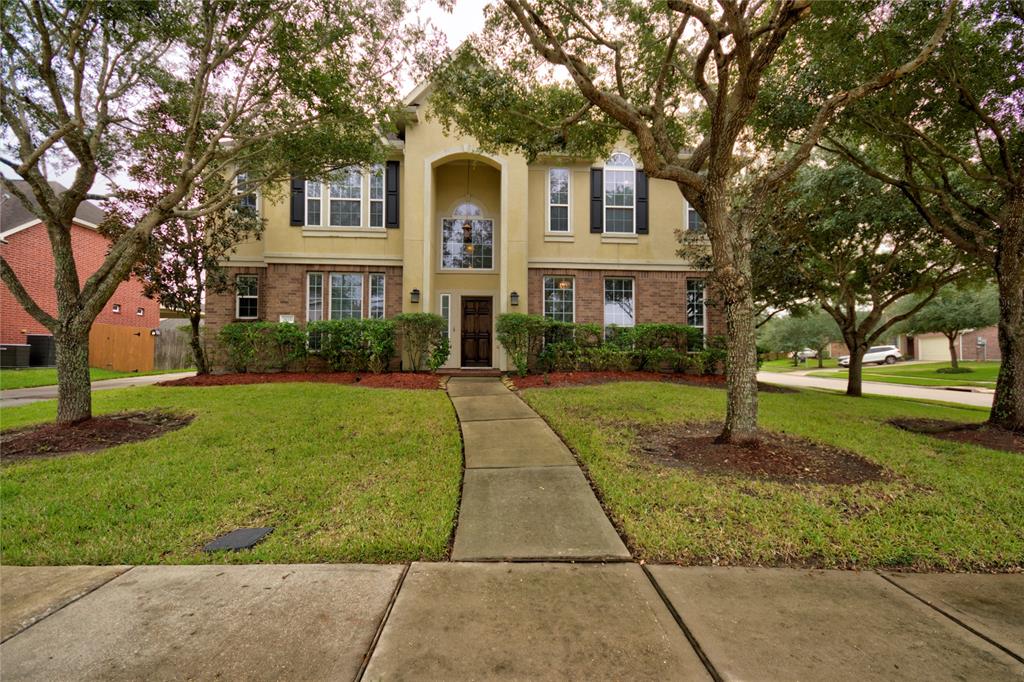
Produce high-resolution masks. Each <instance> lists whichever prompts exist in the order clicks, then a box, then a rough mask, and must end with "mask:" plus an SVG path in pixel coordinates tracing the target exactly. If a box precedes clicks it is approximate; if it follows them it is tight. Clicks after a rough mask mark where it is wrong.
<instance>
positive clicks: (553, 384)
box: [509, 371, 796, 393]
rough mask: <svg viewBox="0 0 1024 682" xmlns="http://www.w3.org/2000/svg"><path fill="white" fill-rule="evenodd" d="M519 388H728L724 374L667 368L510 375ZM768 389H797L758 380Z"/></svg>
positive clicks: (759, 385)
mask: <svg viewBox="0 0 1024 682" xmlns="http://www.w3.org/2000/svg"><path fill="white" fill-rule="evenodd" d="M509 378H510V379H511V380H512V384H513V385H514V386H515V387H516V388H517V389H519V390H522V389H524V388H558V387H560V386H596V385H598V384H608V383H612V382H615V381H661V382H666V383H671V384H689V385H691V386H704V387H706V388H725V375H724V374H668V373H664V372H619V371H607V372H549V373H548V374H531V375H529V376H525V377H518V376H512V377H509ZM757 390H759V391H763V392H765V393H796V390H795V389H792V388H789V387H787V386H775V385H773V384H762V383H758V384H757Z"/></svg>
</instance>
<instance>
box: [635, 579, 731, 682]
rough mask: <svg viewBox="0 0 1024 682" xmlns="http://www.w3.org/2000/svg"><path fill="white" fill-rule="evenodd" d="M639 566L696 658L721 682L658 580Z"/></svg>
mask: <svg viewBox="0 0 1024 682" xmlns="http://www.w3.org/2000/svg"><path fill="white" fill-rule="evenodd" d="M640 568H641V569H642V570H643V572H644V575H646V576H647V580H649V581H650V583H651V585H652V586H653V587H654V591H655V592H657V593H658V596H659V597H661V601H662V603H664V604H665V608H667V609H668V612H669V613H670V614H671V615H672V619H673V620H675V622H676V625H678V626H679V629H680V630H682V631H683V635H685V636H686V641H688V642H689V643H690V646H691V647H693V650H694V652H695V653H696V654H697V658H699V659H700V662H701V663H703V664H704V667H705V668H706V669H707V671H708V674H709V675H711V679H713V680H714V681H715V682H723V680H722V676H721V675H720V674H719V672H718V670H717V669H716V668H715V664H714V663H712V662H711V659H710V658H708V655H707V654H706V653H705V652H704V649H703V648H702V647H701V645H700V642H698V641H697V638H696V637H694V635H693V633H692V632H691V631H690V628H689V627H687V625H686V623H685V622H684V621H683V617H682V616H681V615H680V614H679V611H677V610H676V607H675V606H673V605H672V602H671V600H669V598H668V595H667V594H665V591H664V590H662V589H661V585H659V584H658V581H657V580H655V578H654V575H653V574H652V573H651V572H650V570H648V568H647V564H641V565H640Z"/></svg>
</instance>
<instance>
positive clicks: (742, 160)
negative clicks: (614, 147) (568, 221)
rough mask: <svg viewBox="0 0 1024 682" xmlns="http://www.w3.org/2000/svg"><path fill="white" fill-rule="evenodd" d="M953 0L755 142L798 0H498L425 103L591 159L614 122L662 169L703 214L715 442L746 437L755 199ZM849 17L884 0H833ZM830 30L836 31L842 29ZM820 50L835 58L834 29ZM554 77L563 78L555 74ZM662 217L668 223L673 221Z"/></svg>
mask: <svg viewBox="0 0 1024 682" xmlns="http://www.w3.org/2000/svg"><path fill="white" fill-rule="evenodd" d="M954 2H955V0H950V3H949V5H948V6H947V8H946V10H945V11H942V10H941V8H940V9H939V10H937V11H935V12H934V14H933V16H931V17H929V18H928V21H927V22H926V25H927V32H926V33H925V35H923V36H922V37H921V38H920V40H919V41H918V44H917V45H915V46H914V47H913V48H912V49H908V50H906V51H904V53H903V54H901V55H900V57H901V61H900V63H898V64H897V65H895V66H893V67H891V68H882V69H880V70H879V71H878V72H876V73H873V74H871V75H869V76H867V77H865V78H863V79H862V80H860V81H859V82H857V83H853V84H851V85H847V86H844V87H841V88H837V89H835V90H834V91H832V92H826V93H821V94H820V95H819V94H817V93H816V96H815V97H813V98H812V99H810V100H808V101H809V102H810V103H811V105H812V106H813V108H814V111H815V113H814V115H813V116H812V117H811V119H810V120H809V121H806V122H801V125H800V126H798V127H796V128H793V129H791V130H790V131H789V132H790V133H792V135H791V139H790V142H789V143H787V144H780V145H778V146H777V147H776V148H775V150H774V151H776V152H777V153H774V154H773V153H771V151H772V150H769V149H764V148H762V149H756V150H755V149H754V147H753V146H752V144H751V142H752V138H751V134H750V127H749V125H750V122H751V119H752V116H753V115H754V112H755V111H756V110H757V107H758V96H759V93H760V91H761V86H762V81H763V79H764V78H765V76H766V74H768V73H769V71H770V70H772V69H773V67H774V65H775V63H776V57H777V55H778V54H779V50H780V49H781V48H782V46H783V45H784V44H785V43H786V42H787V38H788V36H789V35H790V33H791V31H792V30H793V28H794V27H795V26H797V25H798V24H799V23H801V22H805V21H812V22H813V21H816V18H815V12H812V3H811V2H810V0H772V1H759V0H755V1H750V0H716V1H715V2H698V1H691V0H667V2H662V1H660V0H658V1H650V0H626V1H622V0H599V1H596V2H593V1H590V2H580V1H577V0H503V2H502V4H501V5H500V6H498V7H497V8H496V9H495V10H494V11H492V12H491V14H490V15H489V17H488V22H487V26H486V28H485V30H484V32H483V35H481V36H478V37H476V38H475V39H473V40H472V41H471V42H470V43H467V46H465V47H464V49H462V50H460V51H459V52H457V53H456V55H455V56H454V57H453V59H452V60H451V62H450V63H449V64H448V66H447V68H445V69H443V70H442V71H441V73H440V74H439V75H438V77H437V79H436V81H435V87H436V91H435V97H434V101H435V109H436V110H437V111H438V113H439V114H440V115H441V117H442V119H443V120H445V121H447V122H454V123H455V124H457V125H458V127H460V128H461V129H462V130H464V131H466V132H468V133H470V134H472V135H473V136H475V137H476V138H477V139H478V140H479V141H480V142H481V144H483V145H484V146H489V147H492V148H497V149H502V148H505V149H516V150H519V151H521V152H523V153H525V154H526V155H527V156H528V157H531V158H532V157H533V156H535V155H536V154H538V153H542V152H548V153H562V154H570V155H576V156H579V157H582V158H595V157H597V156H599V155H600V154H602V153H603V152H605V151H607V150H608V149H609V148H610V146H611V144H612V143H613V142H614V141H617V140H619V139H620V138H621V137H622V136H623V135H626V136H628V137H629V138H630V139H631V140H632V142H633V144H634V145H635V147H636V151H637V152H638V154H639V156H640V158H641V160H642V163H643V168H644V170H645V172H646V173H647V175H648V176H650V177H653V178H661V179H665V180H670V181H672V182H674V183H676V185H677V186H678V187H679V189H680V191H681V192H682V194H683V196H685V197H686V199H687V201H689V203H690V205H692V206H693V207H694V208H695V209H696V210H697V211H698V212H699V213H700V215H701V216H702V217H703V218H704V221H705V223H706V224H707V235H708V238H709V241H710V250H711V260H712V264H713V268H714V270H713V279H714V284H715V291H716V298H717V299H718V301H720V302H721V304H722V305H723V306H724V309H725V316H726V325H727V339H728V341H727V373H728V376H727V382H728V401H727V411H726V419H725V426H724V430H723V433H722V435H721V437H720V440H723V441H726V440H735V441H743V440H751V439H755V438H756V437H757V382H756V374H757V361H756V346H755V321H754V300H753V295H752V286H751V278H752V274H751V262H750V248H751V236H752V222H753V218H754V216H755V215H756V214H757V213H758V212H759V211H760V210H761V205H762V203H763V201H762V200H763V197H765V196H766V195H767V194H769V193H770V192H771V191H773V190H774V189H775V188H776V187H777V186H778V185H779V184H780V183H782V182H783V181H785V179H786V178H788V177H789V176H790V175H792V173H793V172H794V171H795V170H796V169H798V168H799V167H800V166H801V165H802V164H803V163H804V161H805V160H806V159H807V157H808V155H809V154H810V152H811V150H812V149H813V148H814V146H815V144H816V143H817V142H818V141H819V140H820V138H821V135H822V134H823V132H824V131H825V129H826V127H827V125H828V124H829V122H830V121H832V120H833V118H834V117H835V116H836V114H837V113H838V112H840V111H841V110H842V109H844V108H845V107H847V106H849V105H850V104H851V103H853V102H855V101H857V100H859V99H862V98H864V97H866V96H869V95H871V94H873V93H875V92H877V91H879V90H881V89H883V88H885V87H886V86H888V85H889V84H891V83H893V82H894V81H896V80H898V79H900V78H902V77H904V76H905V75H906V74H908V73H911V72H912V71H914V70H915V69H916V68H918V67H920V65H921V64H923V63H924V62H925V61H926V60H927V58H928V57H929V55H930V54H931V52H932V51H933V50H934V49H935V47H936V46H937V45H938V44H939V42H940V40H941V38H942V35H943V33H944V31H945V30H946V27H947V26H948V24H949V22H950V20H951V16H952V8H953V4H954ZM834 4H839V5H843V6H845V7H846V10H845V11H846V12H847V16H848V18H849V19H850V20H851V21H853V22H856V21H857V20H858V18H859V20H860V22H861V23H862V29H863V30H862V31H861V32H860V34H859V35H858V34H854V35H853V36H851V37H848V38H846V39H845V40H851V39H852V40H858V39H862V40H870V34H871V31H870V28H871V26H870V22H872V21H874V20H875V18H876V17H877V16H879V15H881V14H882V13H883V10H884V8H885V7H886V6H888V3H885V2H881V1H879V2H873V1H867V2H859V3H834ZM845 40H844V42H845ZM833 47H834V54H833V55H832V56H831V59H833V60H837V61H841V60H842V58H843V53H844V47H845V46H844V45H843V44H841V43H838V42H837V43H836V44H835V45H834V46H833ZM559 75H567V77H568V79H567V80H566V79H565V78H559ZM672 227H673V228H674V227H677V226H672Z"/></svg>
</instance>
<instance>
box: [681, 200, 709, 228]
mask: <svg viewBox="0 0 1024 682" xmlns="http://www.w3.org/2000/svg"><path fill="white" fill-rule="evenodd" d="M686 229H688V230H689V231H690V232H707V230H708V226H707V225H705V224H704V219H703V218H701V217H700V213H697V209H695V208H694V207H693V206H691V205H690V202H689V201H687V202H686Z"/></svg>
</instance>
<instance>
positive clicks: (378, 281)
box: [370, 272, 384, 320]
mask: <svg viewBox="0 0 1024 682" xmlns="http://www.w3.org/2000/svg"><path fill="white" fill-rule="evenodd" d="M370 317H371V318H372V319H375V320H383V319H384V275H383V273H379V272H374V273H371V274H370Z"/></svg>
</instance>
